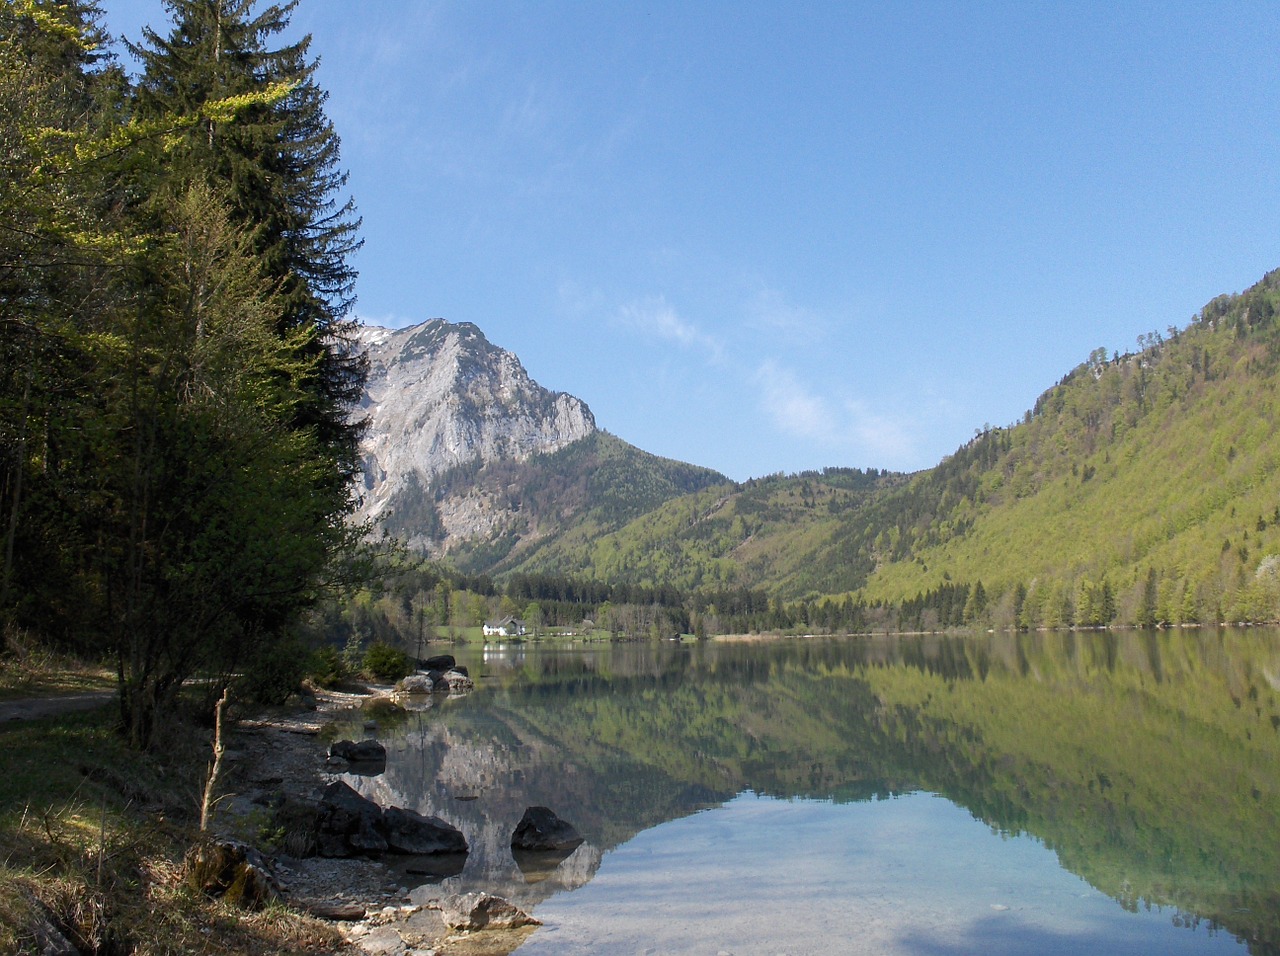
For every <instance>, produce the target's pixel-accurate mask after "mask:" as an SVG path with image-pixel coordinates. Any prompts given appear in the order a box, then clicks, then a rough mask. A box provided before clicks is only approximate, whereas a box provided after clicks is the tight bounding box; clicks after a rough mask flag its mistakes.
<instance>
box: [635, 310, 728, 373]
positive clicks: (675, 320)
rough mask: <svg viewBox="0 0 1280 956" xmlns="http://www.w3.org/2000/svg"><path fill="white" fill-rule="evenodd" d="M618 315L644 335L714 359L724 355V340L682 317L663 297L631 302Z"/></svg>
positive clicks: (714, 360)
mask: <svg viewBox="0 0 1280 956" xmlns="http://www.w3.org/2000/svg"><path fill="white" fill-rule="evenodd" d="M618 317H619V319H620V321H621V322H622V324H623V325H624V326H626V327H628V328H630V329H634V330H635V331H637V332H640V333H641V334H642V335H646V336H648V337H650V338H656V339H661V340H663V341H667V342H675V343H676V344H677V345H680V346H681V347H682V348H687V349H696V350H701V351H704V352H706V354H707V356H708V357H709V358H710V359H711V360H712V361H713V362H719V361H720V360H721V359H722V358H723V355H724V345H723V343H722V342H721V341H720V340H719V339H717V338H716V337H715V336H712V335H708V334H707V333H706V332H703V331H702V330H701V329H699V328H698V327H697V326H696V325H695V324H694V323H692V322H689V321H686V320H685V319H683V318H681V317H680V315H679V313H677V312H676V310H675V309H674V308H673V307H672V306H671V305H670V303H668V302H667V300H666V298H665V297H664V296H660V295H659V296H650V297H649V298H646V299H641V300H638V301H633V302H628V303H626V304H625V305H623V306H622V308H621V309H619V310H618Z"/></svg>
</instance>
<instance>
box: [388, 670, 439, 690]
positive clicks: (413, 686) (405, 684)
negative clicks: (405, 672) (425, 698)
mask: <svg viewBox="0 0 1280 956" xmlns="http://www.w3.org/2000/svg"><path fill="white" fill-rule="evenodd" d="M435 684H436V682H435V681H434V680H433V679H432V678H431V675H430V674H410V675H409V676H408V677H405V678H403V679H402V680H401V681H400V683H398V684H396V693H397V694H430V693H431V692H432V691H433V690H435Z"/></svg>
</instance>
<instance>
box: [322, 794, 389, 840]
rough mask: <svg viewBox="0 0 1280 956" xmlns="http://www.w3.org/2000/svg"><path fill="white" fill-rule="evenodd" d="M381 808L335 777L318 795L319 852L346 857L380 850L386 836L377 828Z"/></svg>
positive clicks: (379, 826) (380, 817) (380, 821)
mask: <svg viewBox="0 0 1280 956" xmlns="http://www.w3.org/2000/svg"><path fill="white" fill-rule="evenodd" d="M381 824H382V808H381V807H380V806H378V805H377V804H376V803H374V802H373V801H372V800H368V799H366V798H365V797H362V796H360V794H358V793H356V791H355V790H353V789H352V788H351V787H350V786H349V785H347V784H346V783H343V782H342V781H341V780H335V781H334V782H333V783H331V784H329V786H327V787H326V788H325V790H324V795H323V796H322V797H321V798H320V813H319V815H318V817H317V819H316V847H317V849H318V850H319V852H320V855H321V856H328V857H345V856H358V855H361V854H376V853H382V852H384V851H385V850H386V849H387V841H386V838H385V837H384V836H383V835H382V834H381V833H380V832H379V830H380V829H381Z"/></svg>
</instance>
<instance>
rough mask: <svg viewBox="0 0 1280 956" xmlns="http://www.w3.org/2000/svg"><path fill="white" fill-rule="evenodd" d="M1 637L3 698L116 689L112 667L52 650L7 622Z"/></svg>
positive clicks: (0, 682)
mask: <svg viewBox="0 0 1280 956" xmlns="http://www.w3.org/2000/svg"><path fill="white" fill-rule="evenodd" d="M0 638H2V639H0V700H5V699H12V698H15V697H37V696H44V695H47V694H60V693H70V692H73V691H85V690H112V689H114V688H115V684H116V679H115V675H114V674H113V673H112V672H111V670H110V668H108V667H106V666H105V665H102V664H98V663H93V662H87V661H82V660H80V659H79V658H76V657H73V656H71V655H68V654H62V653H59V652H57V651H53V650H50V649H49V648H47V647H44V646H42V645H41V644H40V643H39V642H37V641H36V640H35V639H33V638H32V637H31V636H30V635H28V634H27V633H26V632H25V631H23V630H21V629H20V628H17V627H14V626H13V625H5V627H4V631H3V634H2V635H0Z"/></svg>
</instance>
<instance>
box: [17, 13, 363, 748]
mask: <svg viewBox="0 0 1280 956" xmlns="http://www.w3.org/2000/svg"><path fill="white" fill-rule="evenodd" d="M253 6H254V5H253V4H250V3H242V2H228V0H170V2H167V3H166V8H167V10H168V12H169V14H170V16H171V18H172V22H171V23H170V24H169V26H168V27H167V29H166V30H165V31H155V30H150V29H149V30H146V31H144V34H143V36H142V38H141V39H140V41H139V42H138V43H137V44H136V45H130V47H129V50H130V52H131V54H132V56H133V58H134V59H135V60H136V62H138V63H139V64H140V73H139V75H137V76H130V75H128V74H126V72H125V71H124V70H123V69H122V68H121V66H120V65H119V62H118V59H117V57H116V56H115V55H114V52H115V48H113V46H112V44H111V42H110V39H109V38H108V37H107V36H105V35H104V33H103V31H102V29H101V28H100V26H99V22H100V19H101V12H100V10H99V9H98V8H97V6H96V5H95V4H94V3H92V2H88V0H62V2H52V0H49V2H34V0H0V144H2V145H0V164H3V171H2V173H0V175H2V176H3V181H4V184H5V185H4V189H3V191H2V192H0V534H2V535H3V547H2V551H0V618H2V622H3V626H4V628H5V633H6V638H8V637H10V636H11V635H13V634H15V633H19V632H21V633H24V634H29V635H32V636H34V638H36V639H38V640H40V641H42V642H47V643H49V644H50V645H53V646H57V647H60V648H63V649H66V650H69V651H72V652H75V653H79V654H81V655H84V656H86V657H91V658H102V657H105V658H108V659H110V660H111V661H112V662H113V664H114V666H115V668H116V670H117V672H118V675H119V681H120V686H121V691H122V692H121V695H120V701H121V708H122V718H123V723H124V726H125V728H126V729H127V733H128V735H129V737H130V739H131V740H132V741H133V743H134V744H135V745H137V746H148V745H150V744H151V743H152V742H153V738H154V736H155V733H156V731H157V728H158V727H159V726H161V725H162V723H163V720H162V718H163V715H164V714H165V713H166V712H167V711H168V710H170V709H171V708H172V706H173V704H174V700H175V697H176V695H177V692H178V689H179V687H180V686H181V684H182V682H183V681H184V680H185V679H186V678H189V677H191V676H192V675H195V674H201V675H203V676H205V677H208V678H210V680H209V682H208V684H207V687H208V693H209V694H210V695H212V696H213V697H216V696H217V695H218V694H219V693H220V691H221V688H222V687H223V686H224V685H225V684H226V683H227V681H228V680H229V679H230V675H231V674H233V673H235V672H236V671H238V670H244V669H253V668H254V667H256V666H259V665H260V664H261V660H260V659H261V658H262V657H263V656H264V655H265V656H272V655H274V656H276V657H280V656H282V655H284V656H287V655H292V656H294V657H296V656H297V655H296V651H294V650H290V645H291V643H292V642H295V641H296V640H297V636H296V626H297V623H298V621H299V619H300V617H301V615H302V614H303V612H305V611H306V610H307V609H308V608H310V607H312V606H313V605H314V604H315V603H316V601H317V599H318V598H319V596H320V595H321V594H322V593H323V592H324V589H325V587H326V585H328V584H331V583H333V582H334V581H335V580H337V579H339V578H341V577H342V576H343V575H344V574H345V573H347V572H346V571H344V570H342V569H343V568H344V567H347V568H350V567H351V563H350V561H344V560H343V559H344V556H345V557H346V558H351V557H352V556H353V555H354V548H355V546H356V545H357V543H358V541H359V538H360V530H359V529H358V528H354V527H352V526H351V525H350V524H349V522H348V520H347V518H348V515H349V514H350V512H351V497H350V489H351V484H352V478H353V476H354V475H355V474H356V472H357V469H358V465H359V460H358V440H359V431H360V429H359V425H358V424H357V423H355V422H353V420H352V418H351V416H350V411H351V409H352V407H353V404H354V402H355V401H356V400H358V398H359V395H360V392H361V388H362V384H363V380H364V365H363V358H362V357H361V356H360V355H359V354H356V353H355V352H354V351H353V350H351V349H350V348H349V347H348V342H349V340H350V333H351V331H352V328H353V326H352V320H351V319H350V318H349V317H348V316H349V311H350V307H351V305H352V297H353V288H354V282H355V274H354V272H353V270H352V267H351V265H350V261H349V257H350V254H351V253H352V251H353V250H354V249H355V248H356V247H357V246H358V243H359V238H358V227H359V220H358V218H357V217H356V213H355V209H354V206H353V205H352V202H351V200H350V199H349V198H347V197H345V196H344V195H343V191H344V187H345V182H346V177H345V174H344V172H343V171H342V170H341V168H340V166H339V142H338V137H337V134H336V132H335V131H334V128H333V126H332V124H331V123H330V121H329V120H328V118H327V117H326V115H325V112H324V103H325V95H326V94H325V93H324V91H323V90H321V89H320V88H319V87H318V86H317V85H316V82H315V63H314V61H313V60H312V59H310V58H309V56H308V45H309V40H307V39H304V40H301V41H298V42H284V41H283V39H282V34H283V33H284V32H285V31H286V29H287V27H288V24H289V18H290V13H291V11H292V9H293V5H292V4H284V5H269V6H265V7H263V8H261V10H260V12H257V13H254V12H253Z"/></svg>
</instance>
